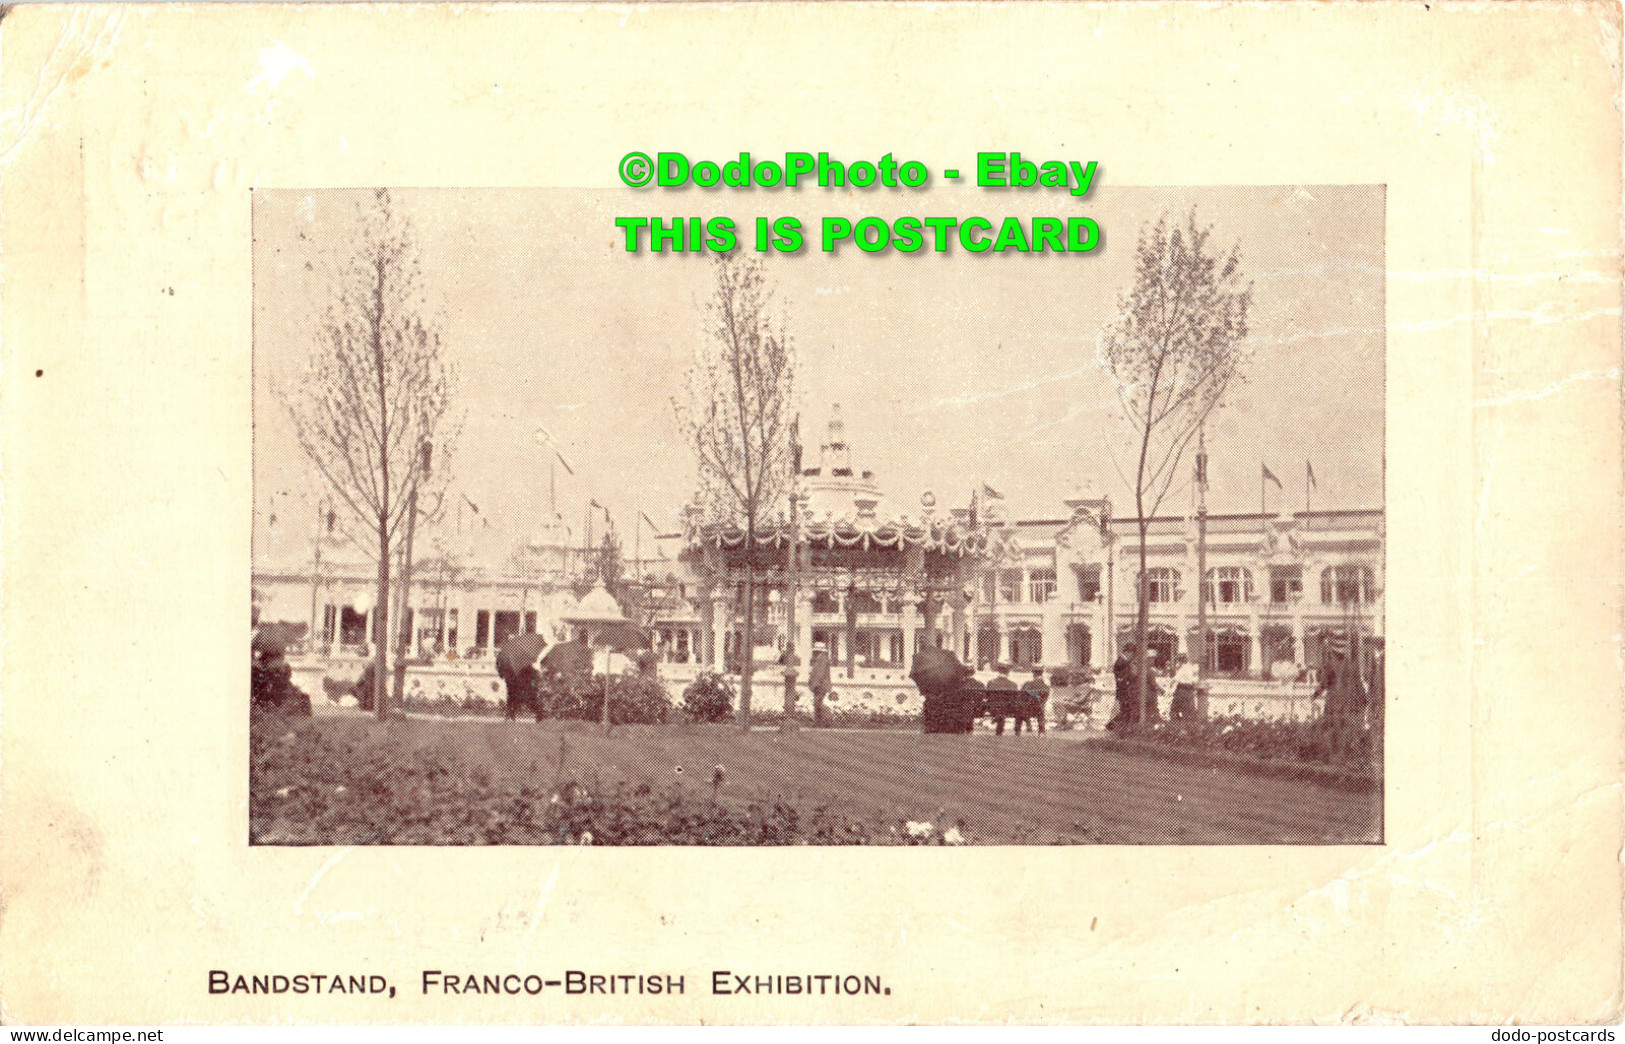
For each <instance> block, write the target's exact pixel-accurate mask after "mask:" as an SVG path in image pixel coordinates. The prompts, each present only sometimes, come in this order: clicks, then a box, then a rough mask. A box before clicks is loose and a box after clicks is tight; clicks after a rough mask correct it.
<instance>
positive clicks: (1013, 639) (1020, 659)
mask: <svg viewBox="0 0 1625 1044" xmlns="http://www.w3.org/2000/svg"><path fill="white" fill-rule="evenodd" d="M1043 658H1044V636H1043V634H1041V633H1040V632H1039V630H1038V628H1036V627H1018V628H1016V629H1015V630H1014V631H1012V632H1010V662H1011V663H1013V664H1015V665H1016V666H1018V667H1031V666H1033V665H1034V664H1036V663H1038V662H1040V661H1041V660H1043Z"/></svg>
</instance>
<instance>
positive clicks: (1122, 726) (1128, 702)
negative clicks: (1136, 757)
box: [1106, 642, 1140, 735]
mask: <svg viewBox="0 0 1625 1044" xmlns="http://www.w3.org/2000/svg"><path fill="white" fill-rule="evenodd" d="M1135 652H1136V648H1135V646H1134V644H1133V643H1132V642H1131V643H1129V644H1128V645H1125V646H1123V649H1122V651H1121V652H1119V653H1118V654H1117V661H1116V662H1115V663H1113V664H1112V674H1113V675H1114V676H1116V679H1117V713H1116V714H1113V715H1112V720H1111V721H1108V722H1107V723H1106V728H1107V730H1108V731H1111V732H1116V733H1118V734H1119V735H1121V734H1122V733H1124V732H1126V731H1127V730H1129V729H1130V728H1132V727H1133V726H1135V725H1137V724H1139V721H1140V701H1139V698H1138V697H1139V693H1138V692H1137V691H1136V689H1135V684H1134V682H1135V675H1134V654H1135Z"/></svg>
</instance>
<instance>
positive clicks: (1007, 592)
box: [999, 569, 1021, 602]
mask: <svg viewBox="0 0 1625 1044" xmlns="http://www.w3.org/2000/svg"><path fill="white" fill-rule="evenodd" d="M999 601H1001V602H1019V601H1021V570H1019V569H1001V570H999Z"/></svg>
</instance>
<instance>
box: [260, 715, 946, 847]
mask: <svg viewBox="0 0 1625 1044" xmlns="http://www.w3.org/2000/svg"><path fill="white" fill-rule="evenodd" d="M250 735H251V744H250V764H249V838H250V841H251V842H252V843H254V844H285V845H287V844H291V845H356V844H388V845H471V844H508V845H559V844H568V845H800V844H812V845H921V844H937V845H959V844H967V843H971V838H970V837H969V836H968V834H969V831H968V829H967V828H966V827H965V825H964V823H962V822H959V823H955V824H953V825H947V824H945V823H940V822H939V821H940V820H941V819H942V818H943V817H942V816H940V815H939V816H938V817H937V820H936V821H929V822H927V821H909V820H907V819H904V818H899V819H897V820H896V821H895V822H889V821H886V820H884V819H879V818H877V819H872V820H871V819H861V818H858V817H855V816H853V815H851V814H849V813H846V812H843V811H841V810H839V809H832V808H830V807H828V806H824V805H819V806H816V807H814V808H812V809H810V810H803V809H801V808H798V807H797V806H796V804H795V803H794V802H792V801H791V800H790V799H788V798H786V797H784V796H782V795H767V794H762V795H756V796H754V797H749V798H745V797H739V796H735V795H732V794H730V793H728V790H727V773H726V770H725V769H724V768H723V766H721V765H717V766H716V767H715V768H714V769H713V770H712V772H711V774H710V775H709V777H708V778H701V779H698V780H696V781H695V784H693V785H686V784H683V783H675V784H672V785H669V786H666V787H664V788H656V787H653V786H651V785H649V784H647V783H642V784H638V785H635V786H634V785H628V784H625V783H617V784H615V785H613V786H606V785H603V784H601V783H599V782H598V780H597V779H596V778H589V779H585V780H583V779H575V778H566V776H567V775H568V760H567V756H566V753H565V752H566V750H567V747H568V743H567V740H566V739H565V738H564V737H563V736H561V739H560V755H559V761H558V764H557V765H556V766H549V768H555V769H556V770H557V778H558V779H559V782H556V783H553V784H547V785H542V784H535V783H531V784H519V783H516V782H515V781H513V780H512V779H508V780H502V779H496V778H494V777H493V774H492V772H491V771H490V769H489V768H487V767H486V766H485V765H483V764H478V763H476V764H472V765H470V764H466V763H462V762H461V761H460V759H459V756H458V752H457V750H456V749H455V748H454V747H451V746H449V745H447V746H445V747H444V748H439V747H435V746H430V747H426V748H419V749H416V750H411V751H401V750H398V749H391V748H389V747H387V746H383V745H369V744H365V743H361V742H342V741H341V742H335V741H334V740H332V739H330V738H329V736H328V735H326V734H325V733H324V732H323V730H322V729H321V727H320V726H319V725H317V724H315V723H312V722H310V720H309V719H294V718H290V717H287V716H285V715H282V714H255V715H254V716H253V719H252V722H251V727H250ZM678 771H679V772H681V769H680V768H679V770H678ZM593 775H594V776H595V775H596V774H593Z"/></svg>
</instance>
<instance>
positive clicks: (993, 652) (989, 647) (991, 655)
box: [976, 624, 999, 663]
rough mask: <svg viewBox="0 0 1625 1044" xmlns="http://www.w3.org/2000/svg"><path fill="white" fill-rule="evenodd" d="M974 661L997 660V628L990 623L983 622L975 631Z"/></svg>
mask: <svg viewBox="0 0 1625 1044" xmlns="http://www.w3.org/2000/svg"><path fill="white" fill-rule="evenodd" d="M976 662H977V663H998V662H999V629H998V628H997V627H995V626H993V625H992V624H984V625H983V626H982V628H981V630H979V631H977V632H976Z"/></svg>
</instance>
